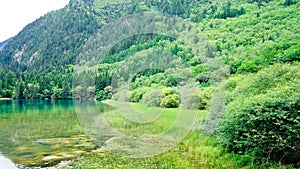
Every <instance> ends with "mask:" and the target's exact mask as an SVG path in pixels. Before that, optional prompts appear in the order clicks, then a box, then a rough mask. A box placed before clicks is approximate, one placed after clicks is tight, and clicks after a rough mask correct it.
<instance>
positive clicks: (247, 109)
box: [217, 65, 300, 164]
mask: <svg viewBox="0 0 300 169" xmlns="http://www.w3.org/2000/svg"><path fill="white" fill-rule="evenodd" d="M299 82H300V71H299V67H295V66H290V65H275V66H272V67H270V68H267V69H265V70H262V71H261V72H259V73H258V74H257V75H254V76H251V78H250V80H249V78H247V79H245V80H243V82H239V83H238V86H237V87H236V89H234V91H233V92H232V93H229V95H234V97H233V98H234V99H232V100H230V101H229V103H228V105H227V108H226V111H225V115H224V117H223V119H222V120H221V121H220V123H219V124H218V128H217V135H218V137H219V139H220V142H221V143H222V144H223V145H224V146H226V147H227V148H228V150H230V151H234V152H238V153H251V154H252V155H254V156H255V157H257V159H266V160H269V159H272V160H275V161H277V162H281V163H289V164H297V163H298V164H299V161H300V156H299V152H300V132H299V131H300V111H299V110H300V83H299Z"/></svg>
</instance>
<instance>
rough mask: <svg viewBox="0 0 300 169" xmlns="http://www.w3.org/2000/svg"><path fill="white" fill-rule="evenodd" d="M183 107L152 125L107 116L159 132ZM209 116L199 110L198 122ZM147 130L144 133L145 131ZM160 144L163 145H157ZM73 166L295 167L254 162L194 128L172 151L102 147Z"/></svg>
mask: <svg viewBox="0 0 300 169" xmlns="http://www.w3.org/2000/svg"><path fill="white" fill-rule="evenodd" d="M132 105H133V106H135V107H136V108H138V109H140V110H147V109H149V108H148V107H147V106H145V105H142V104H139V103H133V104H132ZM178 110H179V109H166V110H165V112H164V113H163V114H162V116H160V118H159V119H157V120H156V121H155V122H154V123H151V124H136V123H134V122H130V121H129V120H127V119H124V118H122V116H121V115H120V114H118V112H117V111H116V110H115V111H110V112H105V113H104V116H105V118H106V119H107V120H108V122H109V123H110V125H111V126H112V127H115V128H116V129H118V131H120V132H123V133H126V134H130V132H133V133H135V134H143V132H144V133H145V131H147V132H148V133H147V134H149V133H150V134H157V133H159V132H162V131H165V130H166V129H168V126H169V125H170V124H171V123H170V121H173V120H174V119H176V117H177V115H178V112H179V111H178ZM205 117H206V111H199V112H198V117H197V121H202V119H203V118H205ZM141 131H143V132H141ZM157 146H159V145H157ZM72 168H76V169H98V168H103V169H110V168H114V169H115V168H120V169H132V168H137V169H144V168H150V169H156V168H159V169H161V168H162V169H164V168H165V169H172V168H179V169H181V168H182V169H193V168H196V169H202V168H203V169H208V168H218V169H224V168H226V169H227V168H230V169H235V168H236V169H237V168H244V169H252V168H274V169H275V168H292V167H291V166H282V165H280V164H274V163H268V164H260V163H258V162H254V158H253V157H251V156H250V155H240V154H236V153H230V152H227V151H226V149H225V148H224V147H222V146H221V145H219V144H218V141H217V139H216V138H215V137H214V136H212V135H205V134H203V133H202V132H201V131H198V130H192V131H191V132H189V133H188V134H187V135H186V137H185V138H184V139H183V140H182V141H181V142H180V143H179V144H177V145H175V146H174V147H172V148H171V149H169V150H168V151H166V152H164V153H162V154H159V155H156V156H151V157H147V158H130V157H126V156H120V155H118V154H116V153H112V151H110V150H107V149H99V150H97V151H93V152H91V153H87V154H84V155H83V156H81V157H80V158H77V159H76V160H75V161H74V162H73V164H72Z"/></svg>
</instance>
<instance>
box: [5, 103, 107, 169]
mask: <svg viewBox="0 0 300 169" xmlns="http://www.w3.org/2000/svg"><path fill="white" fill-rule="evenodd" d="M84 105H85V106H86V105H88V104H84ZM99 106H100V107H106V105H103V104H100V105H99ZM87 109H88V108H87ZM94 148H95V145H94V143H93V141H92V140H90V139H89V137H88V136H87V135H86V134H85V133H84V130H83V129H82V127H81V125H80V123H79V121H78V119H77V114H76V112H75V108H74V104H73V101H24V100H21V101H16V100H10V101H0V152H1V153H2V154H4V155H5V157H8V158H9V159H11V160H12V161H13V162H14V163H16V164H21V165H25V166H51V165H54V164H56V163H58V162H60V161H62V160H67V159H72V158H75V157H77V156H79V155H81V154H83V153H85V152H87V151H90V150H92V149H94ZM1 159H2V160H6V163H7V164H8V163H9V162H7V160H8V159H7V158H4V157H3V156H2V157H0V169H2V168H5V169H6V167H2V166H1V165H4V162H1Z"/></svg>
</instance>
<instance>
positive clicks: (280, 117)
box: [0, 0, 300, 167]
mask: <svg viewBox="0 0 300 169" xmlns="http://www.w3.org/2000/svg"><path fill="white" fill-rule="evenodd" d="M299 9H300V2H299V1H298V0H220V1H212V0H186V1H184V0H138V1H124V2H123V1H122V2H117V1H116V2H115V3H113V2H111V3H109V2H107V3H104V2H102V1H100V0H99V1H98V0H71V1H70V3H69V4H68V5H67V6H66V7H65V8H63V9H61V10H57V11H53V12H50V13H48V14H46V15H45V16H43V17H41V18H39V19H37V20H36V21H35V22H33V23H31V24H29V25H28V26H26V27H25V28H24V29H23V30H22V31H21V32H20V33H19V34H18V35H17V36H16V37H14V38H13V39H12V40H10V41H9V42H8V43H7V44H6V45H5V46H4V47H3V49H2V50H0V97H2V98H14V99H93V98H94V97H95V98H96V99H97V100H105V99H115V100H117V99H118V98H119V97H120V92H123V91H121V87H120V86H117V87H115V86H113V85H114V84H113V83H112V81H113V78H114V77H115V76H117V75H116V74H117V73H118V68H119V67H120V66H121V65H122V64H124V63H125V62H130V61H132V62H133V63H135V62H134V60H130V59H129V60H128V58H130V57H131V56H135V55H137V54H139V53H140V52H142V51H151V50H154V49H155V50H156V49H160V50H164V51H167V52H168V53H171V54H172V55H174V56H176V57H178V58H180V59H181V60H182V61H184V63H185V64H186V66H187V67H188V68H189V69H190V70H191V72H190V73H185V72H183V71H175V73H173V74H172V75H170V74H169V73H168V72H167V71H162V70H159V69H146V70H143V71H141V72H139V73H137V74H136V75H135V76H134V78H133V79H131V81H130V83H129V86H130V89H128V91H127V92H128V93H130V94H129V96H128V98H126V101H131V102H141V103H144V104H147V105H150V106H159V107H168V108H174V107H178V106H179V105H180V103H181V102H182V100H180V98H181V97H180V92H179V89H178V86H179V84H180V83H181V82H184V81H187V80H190V79H192V83H193V84H194V85H195V86H197V87H198V89H199V90H198V91H197V92H195V94H194V95H193V96H191V99H192V101H191V104H190V105H189V106H190V107H193V108H197V109H201V110H205V109H208V108H209V107H210V106H211V98H212V93H213V92H214V91H216V90H218V89H219V88H220V86H218V85H217V84H218V82H219V81H221V80H222V79H216V78H214V75H215V74H216V73H218V69H219V67H217V68H216V67H214V65H213V64H212V63H217V62H218V61H220V64H221V67H222V68H226V71H224V72H223V75H222V77H224V78H226V83H225V86H226V110H225V114H224V115H218V114H215V115H211V116H208V117H209V118H208V119H207V123H209V121H210V120H213V119H215V118H216V117H214V116H218V117H219V116H222V118H221V120H220V121H219V123H218V124H217V125H216V126H215V130H214V133H213V134H215V135H216V137H217V138H218V140H219V143H220V144H221V145H223V146H224V147H225V148H226V150H227V151H229V152H235V153H238V154H250V155H252V156H254V157H256V158H255V160H256V161H255V162H258V163H260V162H261V161H263V162H267V161H269V160H272V161H274V162H275V163H278V164H291V165H294V166H298V167H299V165H300V164H299V161H300V134H299V133H300V132H299V131H300V116H299V115H300V114H299V113H300V112H299V110H300V74H299V73H300V25H299V20H300V10H299ZM157 11H159V12H162V13H165V14H171V15H175V16H178V17H180V18H182V19H183V20H188V21H190V22H191V24H192V26H193V29H189V28H188V27H187V28H182V30H181V32H180V33H179V34H180V35H185V34H186V32H185V31H187V32H192V31H195V32H201V34H203V35H205V36H206V37H207V39H208V41H207V43H206V44H201V40H200V39H199V38H200V37H198V36H195V37H192V38H187V39H188V40H187V41H186V43H190V44H193V45H192V46H193V47H194V48H196V49H201V52H199V51H194V50H195V49H191V48H190V46H191V45H186V44H184V43H182V41H181V40H180V39H179V38H177V37H169V36H165V35H158V34H153V33H147V34H141V35H136V36H131V37H128V38H125V39H123V40H122V41H120V42H118V43H117V44H115V45H114V46H113V47H112V48H111V49H110V51H109V52H108V53H107V55H105V56H104V57H103V58H102V60H101V61H99V63H97V67H96V70H97V71H96V74H95V81H93V82H91V85H90V86H81V85H80V83H78V84H74V81H75V82H80V81H86V80H87V79H84V78H85V77H87V76H89V75H90V74H91V73H92V72H89V71H83V72H81V73H80V76H76V77H73V75H74V69H75V65H76V64H77V63H78V59H79V61H80V62H87V60H85V58H84V57H83V54H82V51H83V50H85V49H86V47H87V45H90V44H89V40H90V38H91V37H93V36H94V35H95V34H96V33H97V32H98V31H99V29H101V28H103V27H105V25H107V24H108V23H110V22H113V21H114V20H116V19H118V18H122V17H124V16H128V15H131V14H136V13H142V12H157ZM94 48H97V46H92V45H90V46H89V49H94ZM159 57H164V56H163V55H161V56H159ZM159 57H158V60H157V61H158V62H159V61H160V60H159ZM203 57H204V58H208V59H207V60H209V61H210V62H204V61H203ZM154 88H155V90H153V89H154ZM194 102H197V104H194ZM241 124H244V125H241Z"/></svg>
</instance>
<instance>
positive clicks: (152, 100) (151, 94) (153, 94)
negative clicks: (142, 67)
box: [141, 89, 161, 107]
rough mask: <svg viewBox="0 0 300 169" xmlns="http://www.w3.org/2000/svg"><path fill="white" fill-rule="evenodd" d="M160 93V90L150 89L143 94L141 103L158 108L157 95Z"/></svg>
mask: <svg viewBox="0 0 300 169" xmlns="http://www.w3.org/2000/svg"><path fill="white" fill-rule="evenodd" d="M160 93H161V90H160V89H152V90H150V91H148V92H147V93H145V94H144V96H143V98H142V100H141V102H142V103H144V104H147V105H148V106H156V107H158V106H160V102H159V95H160Z"/></svg>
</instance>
